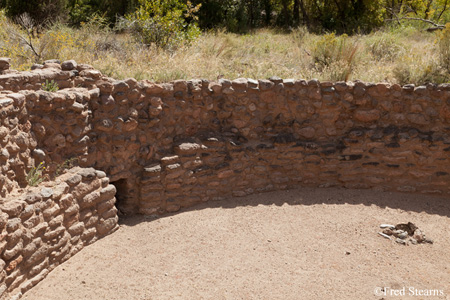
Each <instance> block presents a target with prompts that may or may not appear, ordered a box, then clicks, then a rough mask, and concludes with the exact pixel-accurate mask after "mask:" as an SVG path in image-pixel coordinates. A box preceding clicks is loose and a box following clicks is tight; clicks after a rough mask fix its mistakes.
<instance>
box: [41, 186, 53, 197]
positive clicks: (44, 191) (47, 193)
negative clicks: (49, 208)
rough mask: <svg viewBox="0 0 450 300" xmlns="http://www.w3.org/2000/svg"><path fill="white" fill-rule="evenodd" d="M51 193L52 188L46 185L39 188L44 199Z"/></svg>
mask: <svg viewBox="0 0 450 300" xmlns="http://www.w3.org/2000/svg"><path fill="white" fill-rule="evenodd" d="M52 195H53V189H51V188H47V187H45V188H42V190H41V196H42V197H43V198H44V199H47V198H50V197H51V196H52Z"/></svg>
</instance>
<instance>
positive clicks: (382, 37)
mask: <svg viewBox="0 0 450 300" xmlns="http://www.w3.org/2000/svg"><path fill="white" fill-rule="evenodd" d="M365 43H366V46H367V48H368V49H369V52H370V54H371V55H372V57H373V58H374V59H376V60H378V61H380V60H385V61H393V60H395V59H396V58H397V57H398V56H399V55H400V54H401V53H402V52H403V51H404V48H403V46H402V45H401V44H400V42H399V37H398V36H397V35H396V34H394V33H390V32H383V31H378V32H375V33H373V34H371V35H369V36H368V37H367V39H366V40H365Z"/></svg>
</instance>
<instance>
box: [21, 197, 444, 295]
mask: <svg viewBox="0 0 450 300" xmlns="http://www.w3.org/2000/svg"><path fill="white" fill-rule="evenodd" d="M449 216H450V199H448V198H447V199H445V198H440V197H431V196H423V195H409V194H396V193H381V192H374V191H367V190H364V191H358V190H341V189H318V190H313V189H298V190H291V191H286V192H278V193H266V194H258V195H253V196H249V197H245V198H233V199H228V200H226V201H218V202H210V203H206V204H204V205H200V206H197V207H195V208H192V209H189V210H185V211H182V212H179V213H177V214H173V215H168V216H164V217H161V218H152V217H142V216H135V217H129V218H124V219H122V225H121V228H120V229H119V230H118V231H117V232H115V233H114V234H112V235H110V236H108V237H106V238H103V239H102V240H100V241H98V242H97V243H95V244H93V245H91V246H89V247H87V248H85V249H84V250H82V251H81V252H80V253H78V254H77V255H76V256H74V257H73V258H71V259H70V260H69V261H67V262H66V263H64V264H62V265H60V266H59V267H58V268H57V269H55V270H54V271H52V272H51V273H50V275H49V276H48V277H47V278H46V279H45V280H44V281H42V282H41V283H40V284H39V285H38V286H37V287H35V288H34V289H32V290H31V291H29V292H27V293H26V294H25V295H24V297H23V299H28V300H31V299H32V300H53V299H54V300H77V299H108V300H114V299H117V300H119V299H120V300H127V299H130V300H147V299H415V300H417V299H450V254H449V253H450V234H449V230H450V218H449ZM408 221H410V222H413V223H414V224H416V225H417V226H418V227H419V228H421V229H422V230H423V231H424V232H425V233H426V234H427V236H428V237H430V238H432V239H433V240H434V244H432V245H430V244H423V245H422V244H421V245H414V246H402V245H399V244H396V243H395V242H391V241H389V240H387V239H385V238H383V237H381V236H379V235H378V234H377V232H378V231H380V229H379V225H380V224H382V223H392V224H397V223H401V222H408ZM377 288H378V289H377ZM380 288H386V289H384V291H383V290H381V289H380ZM403 288H405V290H403ZM411 288H412V289H413V290H410V289H411ZM416 290H417V291H416ZM424 292H426V293H434V294H435V295H436V294H437V295H436V296H419V295H418V294H419V293H422V295H423V293H424ZM395 293H397V294H398V293H400V294H399V295H400V296H395ZM401 293H405V296H403V295H402V294H401ZM376 294H377V295H376Z"/></svg>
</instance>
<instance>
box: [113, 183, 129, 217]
mask: <svg viewBox="0 0 450 300" xmlns="http://www.w3.org/2000/svg"><path fill="white" fill-rule="evenodd" d="M110 184H113V185H114V186H115V187H116V190H117V191H116V208H117V209H118V210H119V211H118V215H119V217H120V216H123V215H126V214H127V206H128V203H127V200H128V197H129V187H128V180H127V179H126V178H122V179H119V180H117V181H114V182H110Z"/></svg>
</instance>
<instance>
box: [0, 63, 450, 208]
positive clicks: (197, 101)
mask: <svg viewBox="0 0 450 300" xmlns="http://www.w3.org/2000/svg"><path fill="white" fill-rule="evenodd" d="M45 80H55V82H58V84H59V85H60V86H61V87H65V88H64V89H61V90H60V91H58V92H56V93H49V92H45V91H42V90H40V88H41V83H42V82H45ZM0 86H2V87H3V89H4V90H6V89H9V90H12V91H14V92H15V93H9V92H5V91H3V92H1V95H2V96H0V97H3V98H2V99H3V100H0V101H3V102H2V103H4V104H3V108H2V109H3V110H8V109H9V110H10V111H11V113H12V112H14V113H16V114H21V116H22V117H20V118H18V120H19V121H18V123H20V124H27V126H28V127H30V126H31V127H30V129H29V133H26V134H30V135H32V136H33V142H32V143H31V144H30V145H26V146H24V147H25V148H27V149H29V152H30V153H33V155H34V157H35V158H36V159H38V161H39V160H44V161H45V162H46V164H47V165H49V167H50V169H51V168H52V167H51V166H52V164H58V163H61V162H62V161H64V160H65V159H69V158H73V157H77V158H78V159H79V162H80V165H81V166H83V167H94V168H96V169H99V170H103V171H105V172H106V173H107V175H108V176H109V177H110V179H111V181H112V182H113V183H115V184H116V186H117V188H118V193H117V198H118V201H119V204H118V205H119V207H120V208H121V209H122V210H123V211H124V212H126V213H129V212H134V213H136V212H138V213H146V214H152V213H161V212H165V211H175V210H178V209H179V208H180V207H184V206H189V205H192V204H194V203H197V202H202V201H207V200H210V199H215V198H220V197H226V196H229V195H234V196H241V195H247V194H250V193H254V192H259V191H267V190H276V189H285V188H287V187H291V186H302V185H308V186H343V187H348V188H376V189H383V190H398V191H405V192H423V193H439V194H445V195H448V194H449V192H450V187H449V184H448V181H449V179H450V174H449V173H448V170H449V167H450V161H449V153H450V85H434V84H429V85H427V86H417V87H415V86H414V85H406V86H403V87H402V86H399V85H389V84H384V83H379V84H372V83H363V82H337V83H332V82H318V81H317V80H310V81H305V80H282V79H278V78H272V79H271V80H259V81H256V80H252V79H236V80H234V81H229V80H223V79H222V80H220V81H219V82H209V81H207V80H192V81H182V80H178V81H175V82H171V83H163V84H155V83H152V82H149V81H140V82H137V81H136V80H134V79H127V80H123V81H117V80H114V79H111V78H107V77H104V76H102V74H101V73H100V72H99V71H97V70H94V69H92V67H90V66H88V65H77V64H76V63H75V62H73V61H69V62H64V63H63V64H58V63H54V62H48V63H46V64H45V65H44V68H43V69H37V70H34V71H30V72H21V73H14V72H11V73H9V74H6V75H0ZM8 93H9V94H8ZM5 99H6V100H5ZM20 105H23V108H21V106H20ZM25 111H26V113H25ZM13 119H14V118H13ZM10 121H11V118H10ZM3 123H4V125H3V126H2V128H1V130H3V131H6V129H4V128H6V127H7V126H6V125H5V124H6V123H7V119H4V120H3ZM25 127H26V126H25ZM25 127H24V128H25ZM28 127H26V128H28ZM27 130H28V129H27ZM9 143H10V144H12V145H14V144H17V146H19V147H20V145H19V144H20V143H18V142H17V141H15V140H14V138H12V139H11V141H10V142H9ZM8 145H9V144H8ZM2 147H5V145H4V143H3V144H2ZM16 148H17V147H16ZM7 150H8V149H7ZM8 151H9V150H8ZM13 152H14V151H13ZM9 161H11V159H9ZM27 163H28V165H27ZM29 163H30V161H25V162H24V163H22V164H21V165H22V169H20V166H19V167H17V166H15V167H14V166H13V165H11V166H10V167H8V168H9V170H8V172H10V173H8V174H14V176H15V177H14V176H13V177H14V180H15V182H18V183H17V184H18V185H20V184H23V180H22V179H21V178H22V177H23V176H24V174H26V171H27V170H28V169H29V168H30V165H29ZM19 165H20V164H19ZM11 170H12V171H11ZM3 174H6V173H3ZM13 177H11V176H10V175H8V176H5V175H3V178H6V179H2V180H3V182H7V181H8V180H9V181H11V180H12V179H11V178H13ZM21 182H22V183H21ZM3 186H5V184H4V183H3ZM3 193H5V192H3Z"/></svg>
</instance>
